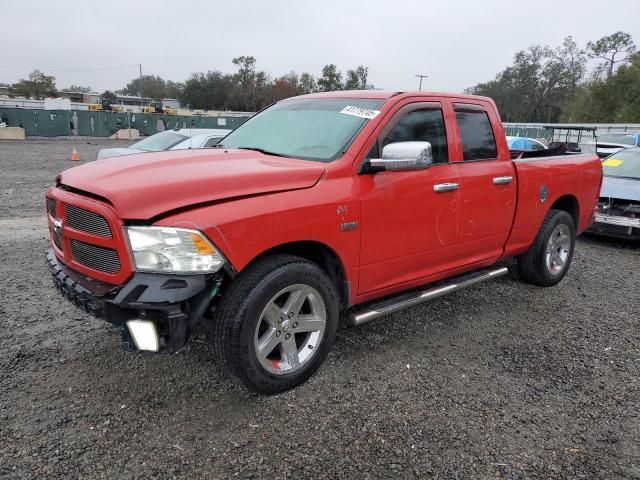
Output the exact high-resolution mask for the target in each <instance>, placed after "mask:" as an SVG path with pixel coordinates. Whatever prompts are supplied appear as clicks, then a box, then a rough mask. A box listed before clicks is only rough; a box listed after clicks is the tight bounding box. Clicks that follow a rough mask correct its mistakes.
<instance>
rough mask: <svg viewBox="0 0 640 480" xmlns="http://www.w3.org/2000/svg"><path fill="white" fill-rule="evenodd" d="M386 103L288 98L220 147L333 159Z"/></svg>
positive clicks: (339, 99)
mask: <svg viewBox="0 0 640 480" xmlns="http://www.w3.org/2000/svg"><path fill="white" fill-rule="evenodd" d="M382 103H383V101H382V100H369V99H357V98H311V99H305V98H299V99H294V100H285V101H282V102H279V103H276V104H275V105H273V106H271V107H269V108H268V109H266V110H264V111H263V112H261V113H259V114H257V115H256V116H255V117H252V118H251V119H250V120H248V121H247V122H245V123H243V124H242V125H241V126H240V127H238V128H237V129H235V130H234V131H233V132H231V133H230V134H229V135H227V136H226V137H225V138H224V140H223V141H222V142H221V143H220V144H219V146H221V147H226V148H240V149H248V150H257V151H260V152H262V153H265V154H271V155H278V156H283V157H291V158H300V159H306V160H317V161H321V162H330V161H332V160H335V159H336V158H338V157H340V156H341V155H342V153H343V152H344V151H345V150H346V149H347V148H348V146H349V145H350V144H351V142H352V141H353V139H354V138H355V136H356V135H357V134H358V132H359V131H360V129H361V128H362V127H363V126H364V124H365V123H366V122H367V121H368V118H373V117H374V116H376V115H377V113H376V112H378V113H379V108H380V106H381V105H382Z"/></svg>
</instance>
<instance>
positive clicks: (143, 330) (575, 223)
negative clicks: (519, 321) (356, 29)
mask: <svg viewBox="0 0 640 480" xmlns="http://www.w3.org/2000/svg"><path fill="white" fill-rule="evenodd" d="M601 181H602V169H601V165H600V160H599V158H598V157H597V156H596V155H565V156H553V157H545V158H527V159H516V160H512V159H511V156H510V152H509V150H508V148H507V141H506V138H505V133H504V130H503V127H502V123H501V121H500V118H499V115H498V111H497V109H496V107H495V104H494V103H493V101H492V100H490V99H488V98H484V97H475V96H466V95H454V94H439V93H438V94H435V93H434V94H432V93H425V92H421V93H415V92H414V93H398V92H396V93H391V92H382V91H358V92H338V93H322V94H313V95H306V96H301V97H296V98H291V99H288V100H283V101H281V102H278V103H276V104H275V105H273V106H271V107H269V108H267V109H266V110H264V111H262V112H260V113H258V114H257V115H255V116H254V117H253V118H251V119H250V120H249V121H247V122H246V123H245V124H244V125H242V126H241V127H239V128H238V129H236V130H235V131H233V132H232V133H230V134H229V135H228V136H227V137H225V138H224V139H223V140H222V141H221V142H220V144H219V145H218V146H217V147H216V148H213V149H202V150H195V151H185V152H178V151H170V152H161V153H145V154H140V155H131V156H126V157H117V158H109V159H106V160H100V161H95V162H91V163H88V164H85V165H82V166H79V167H76V168H72V169H70V170H67V171H65V172H63V173H62V174H61V175H59V176H58V177H57V179H56V186H55V187H54V188H51V189H49V190H48V192H47V194H46V208H47V211H48V214H47V217H48V222H49V230H50V237H51V249H50V251H49V253H48V262H49V264H50V267H51V270H52V272H53V277H54V281H55V284H56V286H57V288H58V289H59V290H60V291H61V292H62V294H63V295H64V296H66V297H67V298H68V299H69V300H71V301H72V302H74V303H75V304H77V305H78V306H80V307H82V308H83V309H85V310H86V311H87V312H89V313H90V314H92V315H94V316H96V317H99V318H103V319H105V320H107V321H109V322H111V323H113V324H115V325H117V326H119V327H120V329H121V332H122V338H123V346H125V347H126V348H131V349H134V350H143V351H165V352H177V351H180V350H181V349H183V348H184V346H185V344H186V342H187V340H188V338H189V335H190V333H191V332H193V331H194V328H196V326H198V325H202V326H204V327H206V328H207V329H208V330H209V331H210V337H211V339H212V343H213V347H214V351H215V352H216V357H217V358H218V360H219V362H220V364H221V365H222V366H223V367H224V369H225V370H226V371H227V372H228V373H230V374H231V375H232V376H234V377H237V378H239V379H240V380H241V381H242V382H243V383H244V384H245V385H246V386H247V387H248V388H250V389H252V390H254V391H256V392H260V393H277V392H281V391H284V390H287V389H289V388H292V387H294V386H296V385H298V384H300V383H301V382H303V381H305V380H306V379H307V378H309V377H310V376H311V375H312V374H313V373H314V372H315V371H316V369H317V368H318V367H319V366H320V364H321V363H322V362H323V360H324V359H325V358H326V356H327V353H328V351H329V349H330V348H331V346H332V344H333V342H334V339H335V336H336V330H337V326H338V322H339V320H340V319H341V318H344V319H346V320H347V321H349V322H351V323H352V324H354V325H360V324H362V323H365V322H367V321H369V320H372V319H374V318H378V317H382V316H386V315H389V314H390V313H392V312H394V311H396V310H398V309H400V308H405V307H408V306H411V305H414V304H416V303H420V302H423V301H427V300H430V299H433V298H436V297H439V296H441V295H444V294H447V293H449V292H452V291H456V290H458V289H460V288H464V287H467V286H469V285H473V284H476V283H478V282H481V281H485V280H489V279H492V278H495V277H498V276H500V275H504V274H505V273H507V268H506V267H504V266H495V264H496V263H497V262H500V261H502V260H504V259H507V258H510V257H516V258H517V260H518V261H517V265H518V269H519V271H520V276H521V278H522V279H523V280H525V281H527V282H529V283H532V284H536V285H541V286H551V285H555V284H556V283H558V282H559V281H560V280H561V279H562V278H563V277H564V276H565V274H566V273H567V270H568V268H569V265H570V263H571V258H572V255H573V251H574V245H575V237H576V235H577V234H579V233H581V232H582V231H583V230H585V229H586V228H587V227H588V226H589V225H590V224H591V222H592V221H593V218H594V214H595V212H596V202H597V200H598V194H599V190H600V184H601ZM433 282H437V284H436V285H435V286H431V288H426V287H423V286H424V285H426V284H429V283H433ZM383 297H384V298H383ZM363 305H364V306H363Z"/></svg>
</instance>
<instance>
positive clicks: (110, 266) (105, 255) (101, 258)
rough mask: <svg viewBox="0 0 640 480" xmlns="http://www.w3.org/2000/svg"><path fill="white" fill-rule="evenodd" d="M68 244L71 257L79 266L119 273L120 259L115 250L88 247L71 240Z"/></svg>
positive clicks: (86, 244)
mask: <svg viewBox="0 0 640 480" xmlns="http://www.w3.org/2000/svg"><path fill="white" fill-rule="evenodd" d="M101 218H102V217H101ZM70 243H71V255H72V256H73V259H74V260H75V261H76V262H78V263H79V264H81V265H84V266H85V267H89V268H92V269H94V270H98V271H100V272H106V273H117V272H119V271H120V259H119V258H118V252H116V251H115V250H112V249H110V248H103V247H98V246H96V245H89V244H88V243H84V242H80V241H79V240H73V239H72V240H71V242H70Z"/></svg>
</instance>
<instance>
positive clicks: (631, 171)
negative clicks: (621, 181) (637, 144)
mask: <svg viewBox="0 0 640 480" xmlns="http://www.w3.org/2000/svg"><path fill="white" fill-rule="evenodd" d="M602 173H603V174H604V176H605V177H624V178H633V179H636V180H640V149H633V150H622V151H620V152H618V153H614V154H613V155H611V156H610V157H607V158H606V159H605V160H604V161H603V162H602Z"/></svg>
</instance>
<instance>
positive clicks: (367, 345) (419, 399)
mask: <svg viewBox="0 0 640 480" xmlns="http://www.w3.org/2000/svg"><path fill="white" fill-rule="evenodd" d="M87 142H90V144H89V143H87ZM115 143H116V142H115V141H108V140H103V139H82V140H79V139H76V140H68V139H57V140H45V139H41V140H28V141H26V142H3V143H0V171H1V172H2V175H1V180H0V194H1V197H0V198H1V200H2V201H1V202H0V328H1V331H2V334H1V335H0V372H1V375H0V477H4V478H74V477H83V478H98V477H100V478H116V477H125V478H129V477H143V478H149V477H154V478H167V477H169V478H171V477H175V478H280V479H285V478H461V479H462V478H491V479H496V478H509V479H524V478H640V380H639V377H640V329H639V313H640V246H639V245H634V244H631V243H624V242H618V241H612V240H606V239H600V238H593V237H589V238H581V239H580V240H579V242H578V245H577V251H576V256H575V259H574V263H573V265H572V268H571V271H570V272H569V275H568V276H567V278H566V279H565V280H564V281H563V282H562V283H561V284H560V285H558V286H557V287H554V288H550V289H542V288H536V287H532V286H529V285H525V284H522V283H519V282H518V281H516V280H515V279H514V278H503V279H500V280H498V281H496V282H494V283H490V284H484V285H481V286H479V287H476V288H473V289H470V290H467V291H465V292H462V293H459V294H455V295H453V296H450V297H447V298H444V299H441V300H438V301H436V302H435V303H432V304H429V305H424V306H419V307H415V308H413V309H411V310H407V311H405V312H402V313H399V314H396V315H393V316H392V317H389V318H387V319H384V320H379V321H377V322H374V323H371V324H369V325H367V326H364V327H361V328H359V329H350V328H346V327H345V328H342V329H340V331H339V332H338V338H337V343H336V345H335V348H334V351H333V353H332V354H331V355H330V356H329V358H328V360H327V362H326V363H325V365H324V366H323V368H321V370H320V371H319V373H318V374H317V375H316V376H314V377H313V378H312V379H311V380H310V381H309V382H308V383H307V384H305V385H303V386H301V387H300V388H298V389H296V390H294V391H291V392H288V393H285V394H282V395H279V396H274V397H258V396H254V395H251V394H249V393H247V392H246V391H245V390H244V389H243V388H241V387H240V386H238V385H236V384H234V383H232V382H230V381H228V380H227V379H226V378H225V377H223V376H222V373H221V370H220V369H219V368H218V366H217V365H215V363H214V362H213V356H212V354H211V353H210V351H209V349H208V347H207V343H206V342H207V340H206V337H204V336H199V337H197V338H195V340H194V342H193V343H192V344H191V348H190V351H188V352H184V353H181V354H178V355H175V356H154V355H138V354H134V353H127V352H124V351H122V350H121V349H120V347H119V334H118V332H117V331H116V330H114V329H113V328H112V327H109V326H107V325H105V324H103V323H100V322H99V321H97V320H93V319H91V318H90V317H88V316H87V315H85V314H83V313H81V312H80V311H79V310H77V309H75V308H74V307H72V306H71V305H70V304H68V303H67V302H66V301H65V300H63V299H62V298H61V297H59V295H58V294H57V292H56V291H55V290H54V289H53V286H52V281H51V279H50V274H49V272H48V271H47V268H46V265H45V261H44V252H45V250H46V248H47V241H46V228H45V223H44V216H43V212H44V199H43V192H44V190H45V189H46V187H47V186H48V185H51V184H52V183H53V179H54V176H55V174H56V173H57V172H59V171H60V170H62V169H64V168H68V167H71V166H73V164H72V163H71V162H70V161H69V160H68V157H69V154H70V152H71V148H72V147H73V146H75V147H76V148H77V149H78V152H79V154H80V156H81V159H82V161H83V162H85V161H88V160H91V159H93V158H95V156H96V153H97V150H98V149H99V148H100V146H104V145H114V144H115ZM118 145H123V143H122V142H120V143H118Z"/></svg>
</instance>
